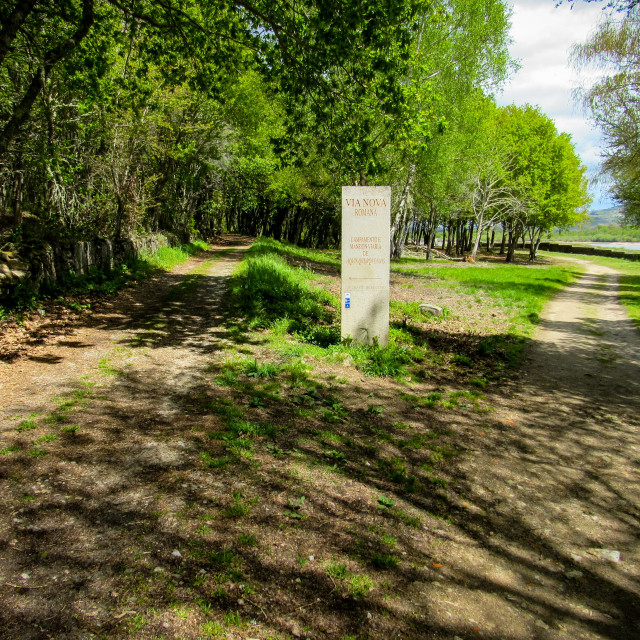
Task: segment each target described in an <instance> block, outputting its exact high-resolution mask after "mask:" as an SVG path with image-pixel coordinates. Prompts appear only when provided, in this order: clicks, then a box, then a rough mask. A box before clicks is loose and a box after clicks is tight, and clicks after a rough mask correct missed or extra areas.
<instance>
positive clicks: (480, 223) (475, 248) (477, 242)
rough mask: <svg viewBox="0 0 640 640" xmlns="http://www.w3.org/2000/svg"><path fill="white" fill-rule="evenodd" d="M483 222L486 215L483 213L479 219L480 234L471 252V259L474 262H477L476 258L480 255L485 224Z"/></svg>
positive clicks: (477, 235)
mask: <svg viewBox="0 0 640 640" xmlns="http://www.w3.org/2000/svg"><path fill="white" fill-rule="evenodd" d="M483 220H484V213H481V214H480V217H479V218H478V233H477V234H476V240H475V242H474V243H473V247H472V250H471V258H472V259H473V260H475V259H476V256H477V255H478V248H479V247H480V240H481V239H482V222H483ZM472 224H473V223H472Z"/></svg>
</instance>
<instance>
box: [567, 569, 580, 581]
mask: <svg viewBox="0 0 640 640" xmlns="http://www.w3.org/2000/svg"><path fill="white" fill-rule="evenodd" d="M564 575H565V576H567V578H571V579H572V580H577V579H578V578H582V576H583V575H584V573H582V571H578V570H577V569H572V570H571V571H567V572H566V573H565V574H564Z"/></svg>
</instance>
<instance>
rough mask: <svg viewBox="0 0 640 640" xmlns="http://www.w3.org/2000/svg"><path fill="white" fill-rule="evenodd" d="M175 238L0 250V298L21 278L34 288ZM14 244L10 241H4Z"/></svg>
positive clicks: (173, 241) (107, 266)
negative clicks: (18, 250) (21, 253)
mask: <svg viewBox="0 0 640 640" xmlns="http://www.w3.org/2000/svg"><path fill="white" fill-rule="evenodd" d="M175 244H178V239H177V238H174V237H172V236H164V235H159V234H151V235H147V236H140V237H136V238H121V239H119V240H115V241H112V240H108V239H106V238H96V239H94V240H79V241H76V242H70V241H67V242H60V243H59V244H56V245H55V247H54V246H52V245H51V244H48V243H46V242H45V243H42V244H40V245H38V246H30V247H25V248H24V249H22V251H23V255H19V254H18V252H17V251H15V250H14V249H13V248H12V249H11V250H5V251H0V299H2V298H4V297H8V296H10V295H11V294H12V293H13V291H14V289H15V287H16V286H17V285H18V284H19V283H20V282H26V283H29V284H30V285H31V286H32V288H33V289H34V291H35V292H37V291H38V290H39V289H40V288H41V287H42V286H46V285H47V284H52V283H55V282H58V281H61V280H64V278H66V277H68V276H69V274H71V273H74V274H76V275H84V274H87V273H89V272H90V271H91V270H92V269H97V270H100V271H106V272H109V271H111V270H113V268H114V267H115V266H116V265H118V264H122V263H124V262H126V261H127V260H130V259H132V258H135V257H137V256H139V255H141V253H144V252H148V253H153V252H155V251H157V250H158V249H160V248H161V247H167V246H174V245H175ZM6 246H11V247H12V246H13V245H6Z"/></svg>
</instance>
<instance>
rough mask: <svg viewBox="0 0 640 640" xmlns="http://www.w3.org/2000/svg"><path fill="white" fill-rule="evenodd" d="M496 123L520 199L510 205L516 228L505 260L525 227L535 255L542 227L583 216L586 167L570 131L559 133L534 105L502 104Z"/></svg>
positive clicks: (571, 222)
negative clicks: (577, 151)
mask: <svg viewBox="0 0 640 640" xmlns="http://www.w3.org/2000/svg"><path fill="white" fill-rule="evenodd" d="M498 123H499V130H500V135H501V136H502V137H503V139H504V141H505V146H506V149H507V150H508V154H509V155H508V157H509V166H508V167H507V171H508V173H509V175H510V182H511V184H512V186H511V193H512V194H514V195H517V196H518V203H519V205H518V207H516V208H515V209H514V210H513V214H514V224H515V228H516V232H514V233H512V237H511V240H510V243H509V252H508V254H507V261H510V260H511V259H512V258H513V251H514V249H515V242H516V241H517V238H518V237H519V236H520V235H521V233H522V230H525V229H526V230H528V231H529V234H530V240H531V253H530V259H532V260H533V259H535V256H536V251H537V246H538V244H539V243H540V239H541V237H542V234H543V233H544V232H548V231H550V230H551V229H553V228H554V227H560V228H566V227H570V226H573V225H575V224H578V223H579V222H580V221H581V220H582V219H583V218H584V217H585V215H586V210H587V207H588V205H589V204H590V202H591V199H590V198H589V195H588V192H587V181H586V177H585V174H586V167H585V166H584V165H583V164H582V163H581V162H580V159H579V158H578V156H577V154H576V152H575V149H574V147H573V144H572V142H571V137H570V136H569V135H568V134H566V133H558V131H557V129H556V127H555V124H554V123H553V121H552V120H551V118H549V117H548V116H546V115H544V114H543V113H541V112H540V111H539V110H538V109H537V108H535V107H532V106H530V105H525V106H524V107H517V106H514V105H510V106H507V107H503V108H502V109H500V115H499V119H498Z"/></svg>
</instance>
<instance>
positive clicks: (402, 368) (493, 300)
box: [233, 239, 580, 377]
mask: <svg viewBox="0 0 640 640" xmlns="http://www.w3.org/2000/svg"><path fill="white" fill-rule="evenodd" d="M283 256H287V257H288V258H289V259H291V258H293V260H294V262H297V261H298V260H299V259H300V256H304V257H305V258H306V259H307V260H308V262H306V263H305V265H306V267H309V268H302V267H300V266H297V267H296V266H293V265H292V264H290V263H289V262H287V260H286V259H285V257H283ZM318 264H320V265H326V264H331V265H332V266H334V267H335V266H337V265H336V264H335V259H334V257H333V256H332V255H330V256H329V259H328V260H327V259H325V254H324V253H323V252H319V251H315V252H310V251H307V250H299V249H297V248H295V247H292V246H290V245H282V244H281V243H278V242H276V241H274V240H266V239H261V240H260V241H258V242H257V243H256V244H255V245H254V246H253V247H252V249H251V250H250V251H249V253H248V255H247V258H246V260H245V261H244V262H243V264H242V265H241V267H240V269H239V270H238V272H237V274H236V276H235V281H234V286H233V297H234V302H235V308H236V312H237V313H238V314H240V315H241V316H242V318H241V320H239V322H238V324H237V326H236V328H235V330H236V332H237V333H238V332H239V333H240V334H244V333H246V332H247V331H262V332H263V335H262V337H261V340H264V339H268V341H269V342H270V343H271V344H272V346H273V347H274V348H276V349H278V350H280V351H281V352H282V353H284V354H285V355H288V356H289V355H291V354H293V353H295V354H297V355H298V356H300V357H302V356H303V355H305V354H306V355H310V356H312V357H315V358H329V359H331V360H334V361H336V360H337V361H344V360H347V361H350V362H353V364H354V365H355V366H356V368H358V369H359V370H360V371H362V372H363V373H364V374H366V375H371V376H381V377H388V376H394V377H402V376H407V375H414V376H420V375H424V370H425V368H428V367H429V366H433V365H434V364H438V363H442V361H443V358H444V360H446V361H448V362H451V363H453V364H456V365H465V364H466V365H471V364H473V363H474V362H479V361H483V362H484V363H485V366H483V372H484V373H487V371H488V370H491V373H490V377H494V376H499V375H500V374H501V373H502V372H503V371H504V369H505V368H507V367H509V366H513V365H515V364H516V363H517V362H518V359H519V357H520V354H521V352H522V347H523V344H524V342H525V339H526V337H527V336H529V335H530V334H531V332H532V331H533V329H534V328H535V326H536V324H537V323H538V322H539V314H540V312H541V311H542V308H543V307H544V305H545V304H546V303H547V301H548V300H549V299H550V298H551V297H552V296H553V295H554V294H555V293H557V292H558V291H559V290H561V289H562V288H563V287H565V286H566V285H567V284H569V283H570V282H572V281H573V280H574V279H575V278H576V277H577V275H578V274H579V273H580V269H579V267H576V266H573V265H571V266H566V265H565V266H546V267H531V266H511V265H508V266H505V265H486V264H482V265H477V266H466V265H465V267H464V268H461V267H460V265H459V264H456V265H451V266H439V267H435V266H428V267H425V266H423V265H424V262H423V261H413V260H411V259H408V260H400V261H395V262H394V264H393V267H392V270H393V272H394V273H396V274H402V275H406V276H408V277H409V278H411V279H412V282H417V283H418V285H419V286H420V287H422V288H426V289H429V288H431V289H437V290H438V291H440V292H442V291H443V290H448V291H449V292H450V293H452V294H453V295H457V296H466V297H468V298H469V300H470V302H469V304H470V305H475V306H480V307H482V308H483V309H484V310H485V311H486V316H487V318H486V322H485V325H486V326H485V327H483V330H482V332H480V331H476V330H471V331H470V333H475V334H476V335H474V336H467V339H464V340H462V339H457V340H456V341H455V344H449V345H448V344H447V343H448V342H449V343H451V340H450V339H449V336H448V335H447V332H446V329H445V330H443V324H444V325H445V326H446V323H447V321H448V316H449V314H448V313H447V312H448V310H447V309H445V314H444V317H443V318H437V319H436V318H433V317H432V316H428V315H425V313H424V312H422V311H421V310H420V308H419V303H418V302H416V301H411V302H405V301H402V300H393V299H392V301H391V319H392V322H391V328H390V340H389V345H388V346H385V347H381V346H377V345H364V346H363V345H354V344H351V343H350V342H349V341H341V339H340V327H339V302H338V299H337V298H336V297H335V295H332V294H331V293H330V292H329V291H327V290H326V289H325V288H323V287H320V286H317V276H316V274H315V273H314V272H313V267H314V266H316V265H318ZM334 277H335V276H334ZM406 286H407V287H413V286H414V285H413V284H407V285H406ZM496 307H500V311H501V315H502V316H503V317H506V318H507V319H508V330H507V331H506V332H504V331H502V332H501V333H499V334H498V333H496V332H495V331H492V330H491V326H490V325H491V324H492V321H491V312H492V311H493V310H494V309H495V308H496ZM493 315H495V314H493ZM453 320H456V318H453ZM458 324H460V322H459V319H458ZM265 336H267V338H265ZM245 339H246V338H245ZM446 349H449V351H450V352H451V353H448V354H447V355H446V356H443V351H445V350H446ZM484 373H483V375H484Z"/></svg>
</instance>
